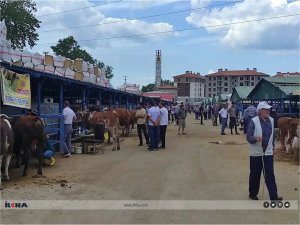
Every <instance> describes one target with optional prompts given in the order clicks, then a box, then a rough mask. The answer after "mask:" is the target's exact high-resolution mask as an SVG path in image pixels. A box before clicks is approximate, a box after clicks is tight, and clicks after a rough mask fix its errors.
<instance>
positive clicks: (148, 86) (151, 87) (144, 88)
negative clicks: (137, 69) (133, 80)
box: [141, 83, 155, 92]
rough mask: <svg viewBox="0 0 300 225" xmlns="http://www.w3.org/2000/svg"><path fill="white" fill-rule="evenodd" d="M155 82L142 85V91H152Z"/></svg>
mask: <svg viewBox="0 0 300 225" xmlns="http://www.w3.org/2000/svg"><path fill="white" fill-rule="evenodd" d="M154 87H155V84H151V83H150V84H147V85H146V86H142V89H141V91H142V92H149V91H154Z"/></svg>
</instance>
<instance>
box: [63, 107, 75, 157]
mask: <svg viewBox="0 0 300 225" xmlns="http://www.w3.org/2000/svg"><path fill="white" fill-rule="evenodd" d="M64 106H65V108H64V109H63V116H64V132H65V143H64V156H65V157H70V156H71V148H72V147H71V136H72V132H73V128H72V123H73V121H74V120H75V119H76V115H75V113H74V111H73V110H72V109H71V108H70V102H69V101H65V104H64Z"/></svg>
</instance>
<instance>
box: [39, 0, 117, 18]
mask: <svg viewBox="0 0 300 225" xmlns="http://www.w3.org/2000/svg"><path fill="white" fill-rule="evenodd" d="M122 1H123V0H118V1H113V2H106V3H101V4H97V5H92V6H87V7H83V8H78V9H71V10H67V11H61V12H56V13H49V14H45V15H40V16H37V17H38V18H39V17H45V16H52V15H57V14H61V13H69V12H74V11H78V10H83V9H89V8H94V7H98V6H102V5H109V4H113V3H117V2H122Z"/></svg>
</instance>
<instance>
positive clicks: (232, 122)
mask: <svg viewBox="0 0 300 225" xmlns="http://www.w3.org/2000/svg"><path fill="white" fill-rule="evenodd" d="M227 112H228V114H229V128H230V131H231V134H233V133H232V128H234V129H235V134H239V133H238V131H237V124H236V120H237V114H238V112H237V108H236V105H235V103H234V102H232V104H231V106H229V107H228V109H227Z"/></svg>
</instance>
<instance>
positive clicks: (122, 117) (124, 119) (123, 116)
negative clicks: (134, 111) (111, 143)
mask: <svg viewBox="0 0 300 225" xmlns="http://www.w3.org/2000/svg"><path fill="white" fill-rule="evenodd" d="M113 111H115V112H116V113H117V115H118V118H119V123H120V126H124V128H123V130H122V136H126V137H128V136H129V125H130V113H129V112H128V111H127V109H123V108H116V109H114V110H113ZM124 131H125V132H124Z"/></svg>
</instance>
